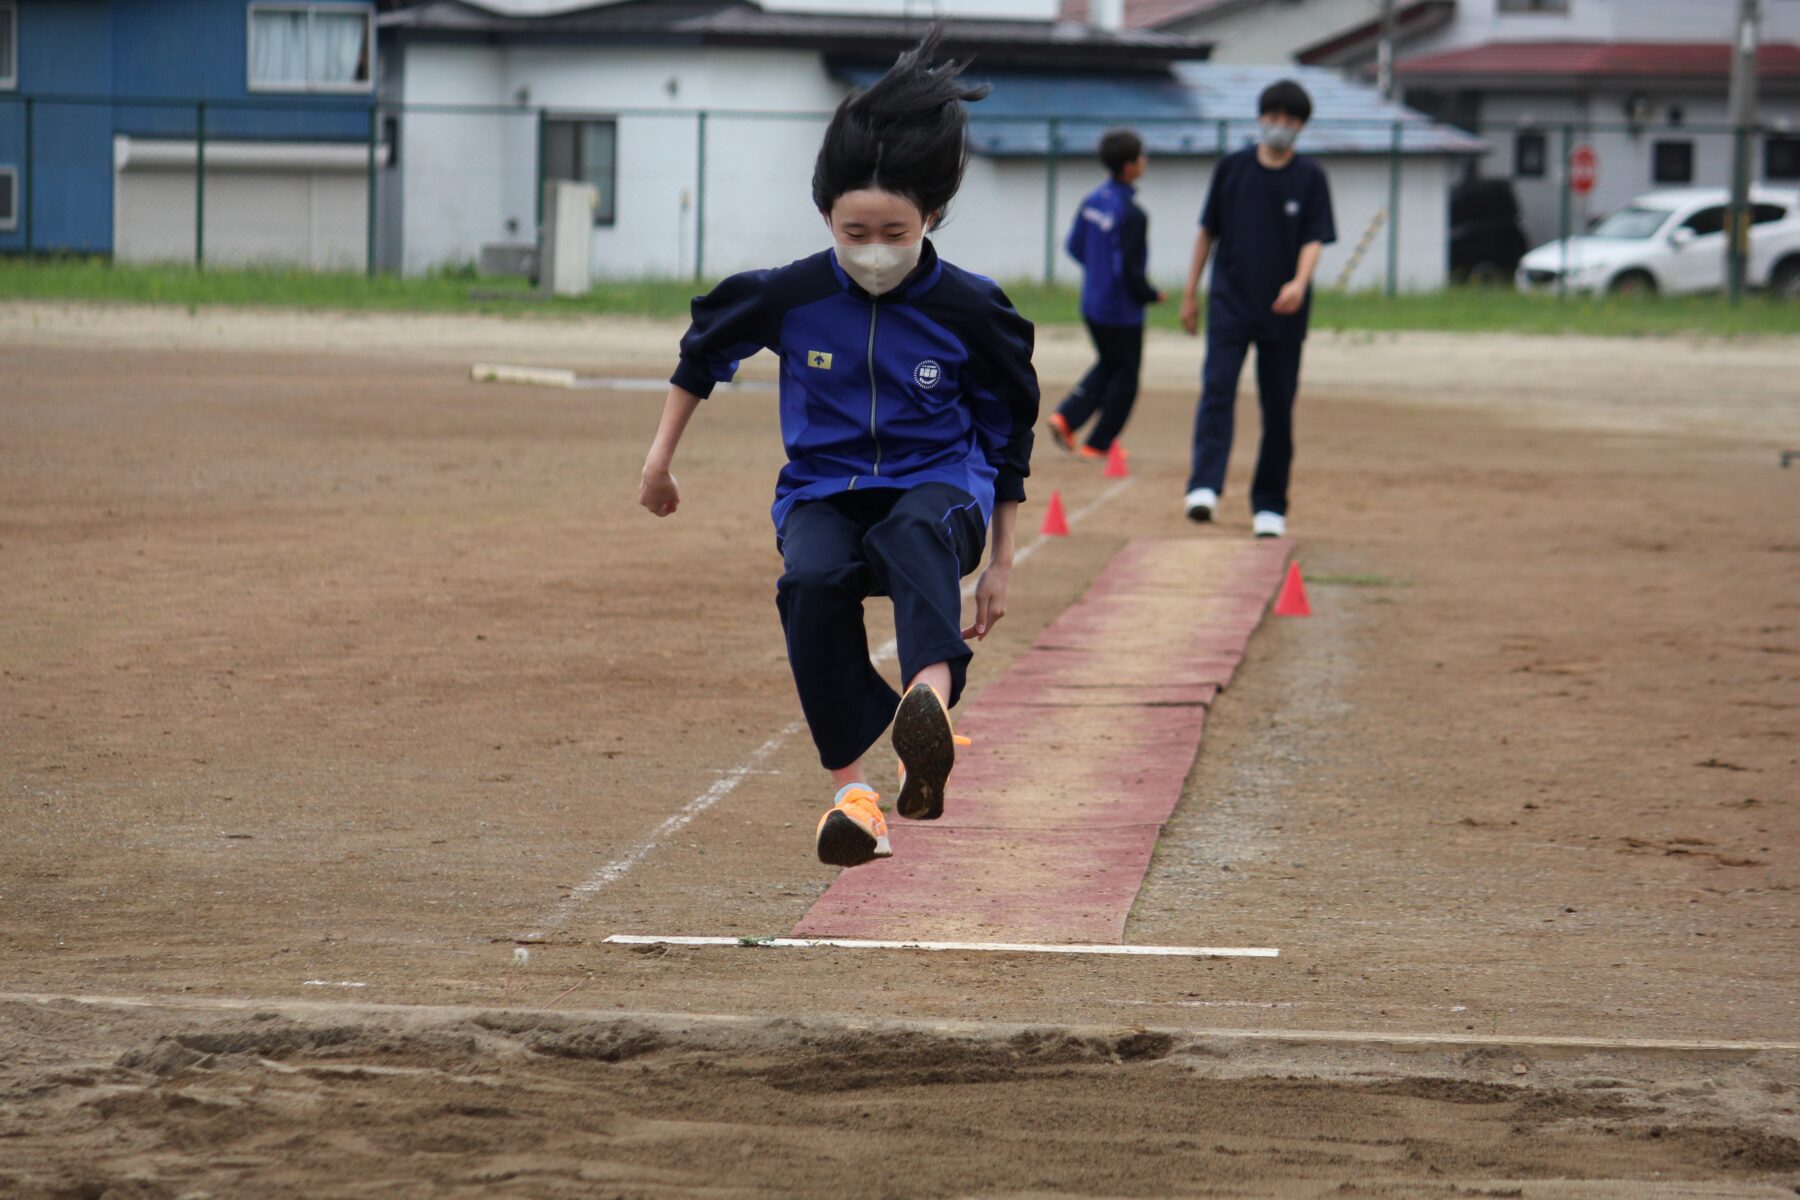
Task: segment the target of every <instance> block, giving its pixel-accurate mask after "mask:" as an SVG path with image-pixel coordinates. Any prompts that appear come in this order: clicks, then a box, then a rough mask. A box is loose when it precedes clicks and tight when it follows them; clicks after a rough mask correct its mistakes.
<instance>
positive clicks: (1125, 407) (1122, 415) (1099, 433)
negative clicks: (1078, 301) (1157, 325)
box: [1056, 321, 1144, 450]
mask: <svg viewBox="0 0 1800 1200" xmlns="http://www.w3.org/2000/svg"><path fill="white" fill-rule="evenodd" d="M1087 327H1088V336H1089V337H1091V338H1093V339H1094V350H1095V352H1096V353H1097V354H1098V355H1099V359H1098V361H1096V362H1095V363H1094V365H1093V366H1092V367H1090V368H1088V373H1087V374H1086V375H1084V376H1082V377H1081V382H1080V383H1078V384H1076V385H1075V390H1074V391H1072V392H1070V393H1069V398H1068V399H1067V400H1064V401H1063V402H1062V403H1061V404H1060V405H1058V406H1057V409H1056V411H1057V412H1059V413H1061V414H1062V416H1063V420H1065V421H1067V422H1068V423H1069V428H1070V429H1080V428H1081V427H1082V426H1083V425H1086V424H1087V423H1088V420H1089V418H1091V417H1092V416H1093V415H1094V414H1095V413H1096V412H1098V413H1099V414H1100V420H1099V421H1097V422H1096V423H1095V425H1094V431H1093V432H1092V433H1090V434H1088V439H1087V444H1088V445H1090V446H1092V447H1093V448H1094V449H1096V450H1110V449H1111V448H1112V444H1113V439H1114V438H1116V437H1118V436H1119V434H1120V433H1122V432H1123V431H1124V429H1125V422H1126V421H1128V420H1130V419H1131V409H1132V406H1133V405H1135V404H1136V403H1137V394H1138V371H1139V369H1140V368H1141V366H1142V365H1143V361H1144V327H1143V326H1142V325H1096V324H1095V323H1094V322H1092V321H1088V322H1087Z"/></svg>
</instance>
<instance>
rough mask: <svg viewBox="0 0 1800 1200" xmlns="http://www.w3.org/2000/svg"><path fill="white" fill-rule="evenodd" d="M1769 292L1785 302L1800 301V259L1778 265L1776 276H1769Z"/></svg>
mask: <svg viewBox="0 0 1800 1200" xmlns="http://www.w3.org/2000/svg"><path fill="white" fill-rule="evenodd" d="M1769 291H1770V292H1772V293H1774V294H1775V295H1776V296H1778V297H1780V298H1781V299H1783V300H1800V258H1790V259H1786V260H1784V261H1782V262H1780V263H1778V264H1776V267H1775V272H1774V274H1772V275H1770V276H1769Z"/></svg>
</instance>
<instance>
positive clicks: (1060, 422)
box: [1045, 412, 1075, 454]
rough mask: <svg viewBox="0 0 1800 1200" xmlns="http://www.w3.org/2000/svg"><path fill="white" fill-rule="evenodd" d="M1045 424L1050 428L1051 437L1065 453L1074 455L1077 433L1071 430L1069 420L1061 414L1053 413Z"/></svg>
mask: <svg viewBox="0 0 1800 1200" xmlns="http://www.w3.org/2000/svg"><path fill="white" fill-rule="evenodd" d="M1045 424H1047V425H1049V426H1050V436H1051V437H1052V438H1054V439H1055V440H1056V444H1057V445H1058V446H1061V447H1062V451H1063V453H1064V454H1073V453H1074V452H1075V431H1074V430H1073V429H1070V428H1069V422H1068V419H1067V418H1066V417H1064V416H1063V415H1062V414H1061V413H1059V412H1053V413H1051V414H1050V419H1049V420H1048V421H1046V422H1045Z"/></svg>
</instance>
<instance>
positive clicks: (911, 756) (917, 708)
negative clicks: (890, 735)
mask: <svg viewBox="0 0 1800 1200" xmlns="http://www.w3.org/2000/svg"><path fill="white" fill-rule="evenodd" d="M968 744H969V739H968V738H966V737H958V736H956V734H955V733H954V732H953V731H952V730H951V728H950V712H949V710H948V709H946V708H945V707H944V701H943V698H942V697H941V696H939V695H938V694H937V689H936V688H934V687H932V686H931V685H930V684H929V683H915V684H913V686H912V687H911V688H910V689H908V690H907V693H906V696H905V698H904V699H902V700H901V701H900V708H899V709H898V711H896V712H895V713H894V754H895V755H896V756H897V757H898V758H899V759H900V796H899V798H898V799H896V800H895V801H894V811H895V812H898V813H899V814H900V815H901V816H903V817H905V818H906V819H907V820H909V821H935V820H937V819H938V818H939V817H941V816H943V815H944V785H945V784H947V783H948V782H949V781H950V769H951V768H952V767H954V766H955V765H956V748H957V747H958V746H967V745H968Z"/></svg>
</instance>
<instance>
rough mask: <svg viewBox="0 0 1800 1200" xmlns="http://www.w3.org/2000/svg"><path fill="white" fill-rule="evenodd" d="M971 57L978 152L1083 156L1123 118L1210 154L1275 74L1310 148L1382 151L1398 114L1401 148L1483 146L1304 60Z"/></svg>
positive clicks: (850, 69) (1245, 126)
mask: <svg viewBox="0 0 1800 1200" xmlns="http://www.w3.org/2000/svg"><path fill="white" fill-rule="evenodd" d="M982 67H983V62H982V60H980V59H977V60H976V62H975V64H974V66H973V67H971V68H970V70H969V75H968V77H969V78H970V79H975V80H983V81H985V82H987V83H989V84H991V85H992V87H993V91H992V92H991V93H990V94H989V96H988V98H987V99H985V100H982V101H981V102H979V103H977V104H974V105H971V106H970V108H969V138H970V142H971V143H972V145H973V147H974V149H975V151H976V153H978V154H985V155H990V156H993V157H997V158H1022V157H1023V158H1030V157H1043V156H1044V155H1045V154H1047V153H1048V152H1049V147H1050V138H1051V135H1052V132H1053V131H1052V128H1051V122H1053V121H1054V122H1055V129H1054V134H1055V137H1056V146H1057V150H1058V152H1059V153H1061V154H1067V155H1081V156H1086V155H1089V154H1091V153H1092V152H1093V149H1094V146H1095V144H1096V143H1098V141H1099V139H1100V135H1101V134H1102V133H1104V132H1105V131H1106V130H1108V129H1112V128H1114V127H1116V126H1120V125H1129V126H1131V127H1132V128H1133V129H1135V130H1137V132H1138V133H1139V134H1140V135H1141V136H1142V137H1143V139H1144V144H1145V147H1146V149H1148V150H1149V151H1150V153H1152V154H1155V155H1162V156H1183V155H1188V156H1210V155H1215V154H1219V153H1222V152H1224V151H1228V150H1236V149H1238V148H1239V147H1241V146H1244V145H1247V144H1249V143H1250V142H1251V141H1253V140H1254V139H1255V137H1256V132H1257V126H1256V103H1257V99H1258V97H1259V96H1261V94H1262V90H1263V89H1264V88H1266V87H1268V86H1269V85H1270V84H1271V83H1274V82H1275V81H1276V80H1278V79H1292V80H1294V81H1296V82H1297V83H1299V84H1300V85H1301V86H1302V87H1304V88H1305V89H1306V90H1307V92H1308V94H1310V95H1311V96H1312V99H1313V119H1312V121H1311V123H1309V124H1308V125H1307V127H1306V131H1305V132H1304V133H1303V134H1302V135H1301V138H1300V148H1301V149H1302V150H1303V151H1305V152H1306V153H1308V154H1314V155H1321V156H1327V155H1344V154H1387V153H1389V152H1390V150H1391V149H1392V147H1393V139H1394V126H1395V122H1399V123H1400V130H1401V138H1400V151H1401V153H1402V154H1409V155H1415V154H1480V153H1483V152H1484V151H1485V150H1486V149H1487V145H1486V143H1485V142H1482V141H1481V140H1480V139H1479V138H1474V137H1471V136H1470V135H1468V134H1466V133H1464V132H1463V131H1461V130H1459V129H1454V128H1451V127H1449V126H1445V125H1436V124H1433V123H1432V122H1431V120H1430V119H1428V118H1427V117H1425V116H1423V115H1422V114H1420V113H1417V112H1414V111H1412V110H1411V109H1409V108H1406V107H1404V106H1402V105H1399V104H1395V103H1393V102H1391V101H1388V100H1384V99H1382V98H1381V96H1380V94H1379V93H1377V92H1376V91H1375V90H1374V89H1373V88H1369V87H1365V86H1362V85H1359V84H1356V83H1352V82H1349V81H1347V80H1345V79H1344V78H1343V77H1342V76H1340V75H1338V74H1337V73H1336V72H1333V71H1328V70H1322V69H1317V68H1305V67H1286V68H1283V67H1241V66H1221V65H1218V64H1214V63H1188V64H1183V65H1181V66H1178V67H1176V68H1175V69H1174V71H1172V72H1158V73H1145V72H1123V71H1086V72H1069V71H1057V72H1036V71H1003V70H992V71H984V70H983V69H982ZM881 72H882V68H881V67H877V66H873V65H862V64H858V65H845V66H838V67H836V74H837V75H838V76H839V77H840V78H842V79H844V80H846V81H848V82H850V83H852V84H855V85H857V86H867V85H868V84H870V83H873V82H874V81H875V80H876V79H877V78H879V77H880V75H881Z"/></svg>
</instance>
